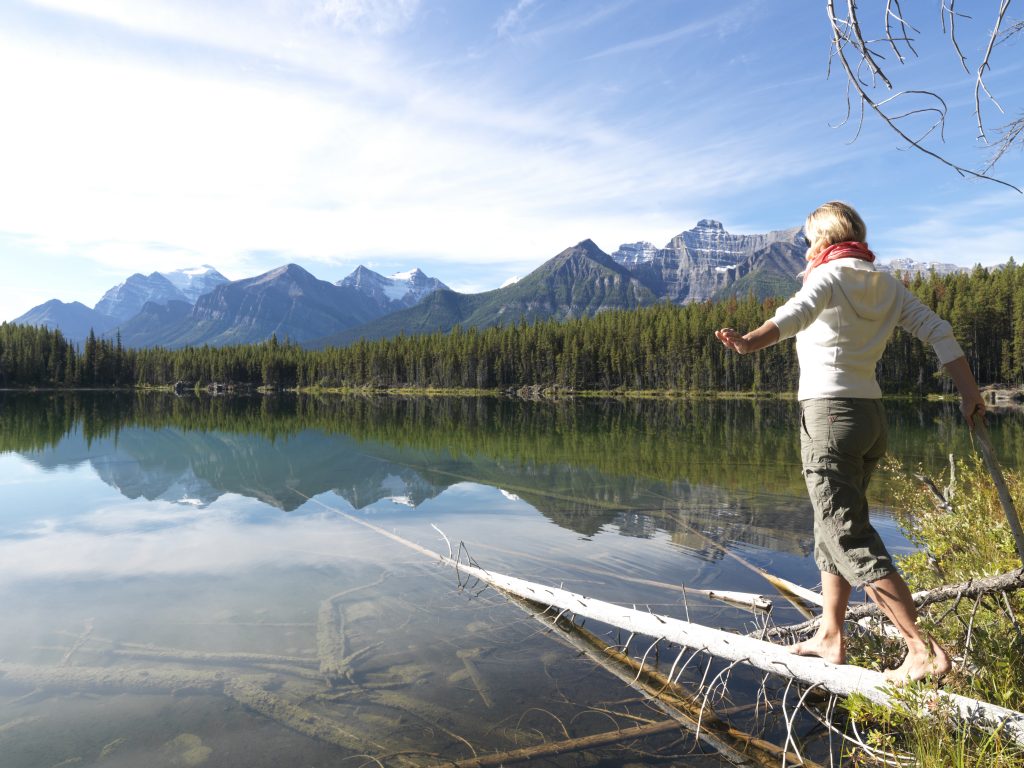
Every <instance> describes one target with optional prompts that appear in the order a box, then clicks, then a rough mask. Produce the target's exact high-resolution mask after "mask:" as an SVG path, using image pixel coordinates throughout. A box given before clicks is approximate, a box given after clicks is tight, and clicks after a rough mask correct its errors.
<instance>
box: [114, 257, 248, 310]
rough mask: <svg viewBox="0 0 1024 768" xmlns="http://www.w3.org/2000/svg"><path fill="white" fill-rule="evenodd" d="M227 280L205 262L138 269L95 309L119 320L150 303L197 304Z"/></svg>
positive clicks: (163, 304) (165, 304)
mask: <svg viewBox="0 0 1024 768" xmlns="http://www.w3.org/2000/svg"><path fill="white" fill-rule="evenodd" d="M226 282H228V279H227V278H226V277H224V275H222V274H221V273H220V272H218V271H217V270H216V269H214V268H213V267H211V266H208V265H205V264H204V265H203V266H201V267H193V268H189V269H178V270H175V271H174V272H153V273H152V274H149V275H142V274H139V273H138V272H136V273H135V274H134V275H132V276H131V277H129V278H128V279H127V280H125V281H124V282H123V283H120V284H119V285H115V286H114V287H113V288H111V289H110V290H109V291H107V292H106V293H105V294H103V298H101V299H100V300H99V302H97V304H96V306H95V307H94V309H95V310H96V311H97V312H99V313H101V314H103V315H107V316H108V317H112V318H114V319H115V320H117V321H124V320H128V319H129V318H132V317H134V316H135V315H137V314H138V313H139V310H141V309H142V307H143V306H145V304H146V303H147V302H150V301H151V302H153V303H154V304H158V305H160V306H167V304H169V303H170V302H172V301H184V302H187V303H189V304H195V303H196V300H197V299H198V298H199V297H200V296H202V295H203V294H205V293H209V292H210V291H212V290H213V289H214V288H216V287H217V286H218V285H223V284H224V283H226Z"/></svg>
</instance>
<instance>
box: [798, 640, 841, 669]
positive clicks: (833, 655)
mask: <svg viewBox="0 0 1024 768" xmlns="http://www.w3.org/2000/svg"><path fill="white" fill-rule="evenodd" d="M789 650H790V653H795V654H796V655H797V656H817V657H818V658H820V659H824V660H825V661H827V662H830V663H832V664H845V663H846V641H845V640H844V639H843V637H842V635H815V636H814V637H812V638H810V639H809V640H804V641H803V642H802V643H797V644H796V645H791V646H790V647H789Z"/></svg>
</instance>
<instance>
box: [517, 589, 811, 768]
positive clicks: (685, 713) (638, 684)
mask: <svg viewBox="0 0 1024 768" xmlns="http://www.w3.org/2000/svg"><path fill="white" fill-rule="evenodd" d="M512 599H513V601H514V602H516V603H519V604H521V605H523V606H534V607H536V605H537V604H536V603H533V602H531V601H528V600H522V599H520V598H515V597H513V598H512ZM527 610H529V609H527ZM530 613H531V615H532V616H533V617H534V618H535V619H537V620H538V621H540V622H541V623H543V624H546V625H553V626H554V627H555V628H557V629H558V632H559V634H558V637H559V639H561V640H563V641H564V642H566V643H567V644H568V645H570V646H571V647H573V648H575V649H577V650H579V651H580V652H582V653H583V654H585V655H586V656H587V657H588V658H589V659H590V660H591V661H593V662H594V663H596V664H597V665H598V666H600V667H601V668H602V669H604V670H605V671H606V672H609V673H610V674H612V675H613V676H615V677H617V678H619V679H620V680H621V681H622V682H624V683H625V684H626V685H628V686H630V687H631V688H634V689H636V690H638V691H640V692H641V693H642V694H643V695H644V696H645V697H646V698H647V700H648V701H650V702H651V703H652V704H654V705H655V706H657V707H658V708H659V709H661V711H662V712H664V713H665V714H667V715H668V716H669V717H671V718H673V719H674V720H675V721H676V723H677V724H679V725H681V726H683V728H684V729H685V730H687V731H689V732H691V733H692V734H693V735H694V738H695V739H697V740H699V741H703V742H704V743H706V744H708V745H709V746H710V747H712V748H713V749H714V750H715V751H716V752H718V753H719V754H720V755H721V756H722V757H724V758H725V759H726V760H728V761H729V762H731V763H732V764H733V765H736V766H754V765H757V766H765V768H767V767H768V766H772V767H773V766H775V765H777V764H779V762H780V760H782V761H783V764H784V765H789V764H792V765H801V764H802V765H804V766H805V767H806V768H820V766H818V764H817V763H812V762H810V761H808V760H806V759H802V758H800V757H799V756H797V755H794V754H793V753H791V752H788V751H786V750H784V749H782V748H781V747H779V746H777V745H775V744H772V743H771V742H769V741H765V740H764V739H759V738H757V737H756V736H753V735H752V734H749V733H746V732H745V731H741V730H740V729H739V728H736V727H735V726H733V725H731V724H729V723H728V722H726V721H725V720H723V719H722V718H721V717H719V714H720V713H719V712H717V711H716V710H714V709H713V708H712V707H711V706H710V705H709V704H708V702H707V701H705V700H704V699H702V698H699V697H694V696H692V695H690V694H688V693H687V692H686V691H684V690H683V689H682V687H681V686H679V685H678V684H677V683H676V682H674V681H672V680H669V679H668V677H667V676H666V675H664V674H662V673H661V672H659V671H658V670H656V669H654V668H653V667H651V666H650V665H646V664H643V663H642V662H639V661H637V660H636V659H634V658H633V657H631V656H629V655H628V654H625V653H622V652H621V651H618V650H616V649H614V648H610V647H608V644H607V643H605V642H603V641H602V640H601V639H600V638H599V637H597V635H595V634H594V633H593V632H590V631H589V630H586V629H584V628H583V627H581V626H579V625H578V624H575V623H574V622H571V621H567V620H565V619H564V618H559V617H558V616H552V615H551V613H550V612H549V611H546V610H542V611H541V612H538V611H537V610H532V611H530Z"/></svg>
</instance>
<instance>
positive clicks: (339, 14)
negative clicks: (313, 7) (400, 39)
mask: <svg viewBox="0 0 1024 768" xmlns="http://www.w3.org/2000/svg"><path fill="white" fill-rule="evenodd" d="M418 7H419V0H322V2H321V3H320V6H319V8H318V12H319V13H322V14H323V15H324V16H326V17H328V18H329V19H331V20H332V21H333V22H334V24H336V25H338V26H340V27H344V28H346V29H349V30H352V31H368V32H371V33H373V34H377V35H386V34H390V33H392V32H397V31H399V30H402V29H404V28H405V27H406V26H407V25H408V24H409V23H410V22H411V21H412V19H413V17H414V16H415V15H416V10H417V8H418Z"/></svg>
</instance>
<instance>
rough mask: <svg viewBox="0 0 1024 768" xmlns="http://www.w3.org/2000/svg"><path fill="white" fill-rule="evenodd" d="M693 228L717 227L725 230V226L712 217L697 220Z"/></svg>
mask: <svg viewBox="0 0 1024 768" xmlns="http://www.w3.org/2000/svg"><path fill="white" fill-rule="evenodd" d="M694 229H718V230H721V231H722V232H724V231H725V227H724V226H722V222H720V221H715V220H714V219H701V220H700V221H698V222H697V226H696V227H695V228H694Z"/></svg>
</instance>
